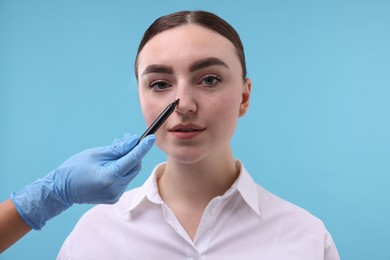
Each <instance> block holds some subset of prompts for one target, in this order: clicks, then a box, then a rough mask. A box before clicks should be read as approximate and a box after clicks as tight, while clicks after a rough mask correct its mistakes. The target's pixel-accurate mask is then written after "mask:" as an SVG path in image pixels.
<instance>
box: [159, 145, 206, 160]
mask: <svg viewBox="0 0 390 260" xmlns="http://www.w3.org/2000/svg"><path fill="white" fill-rule="evenodd" d="M160 149H161V148H160ZM161 150H163V151H164V153H166V154H167V155H168V157H169V158H170V160H171V161H175V162H177V163H181V164H195V163H198V162H200V161H202V160H203V159H205V158H206V157H207V154H208V153H207V151H205V150H204V149H198V148H194V147H187V148H177V147H176V148H171V149H166V150H164V149H161Z"/></svg>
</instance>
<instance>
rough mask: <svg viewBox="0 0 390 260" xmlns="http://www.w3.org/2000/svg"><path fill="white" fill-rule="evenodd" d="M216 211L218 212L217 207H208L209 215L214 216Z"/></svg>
mask: <svg viewBox="0 0 390 260" xmlns="http://www.w3.org/2000/svg"><path fill="white" fill-rule="evenodd" d="M217 213H218V208H217V207H212V208H211V209H210V215H211V216H215V215H217Z"/></svg>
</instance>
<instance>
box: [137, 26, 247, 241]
mask: <svg viewBox="0 0 390 260" xmlns="http://www.w3.org/2000/svg"><path fill="white" fill-rule="evenodd" d="M137 71H138V72H137V73H138V79H139V82H138V87H139V98H140V103H141V109H142V112H143V115H144V118H145V121H146V123H147V124H148V125H150V124H151V123H152V122H153V120H154V119H155V118H156V117H157V116H158V115H159V114H160V113H161V111H162V110H163V109H164V108H165V107H166V106H167V104H169V103H171V102H173V101H174V100H176V99H177V98H180V102H179V104H178V106H177V107H176V111H175V112H174V113H172V115H171V116H170V117H169V118H168V120H167V121H166V122H165V123H164V124H163V126H162V127H161V128H160V129H159V130H158V131H157V132H156V137H157V140H156V144H157V145H158V146H159V148H160V149H162V150H163V151H164V152H165V153H166V154H167V156H168V158H167V164H166V166H165V167H164V168H161V169H159V172H160V177H159V178H158V187H159V192H160V196H161V198H162V199H163V200H164V202H165V203H166V204H167V205H168V206H169V207H170V208H171V210H172V211H173V212H174V213H175V215H176V217H177V218H178V220H179V221H180V223H181V224H182V226H183V228H184V229H185V230H186V231H187V233H188V235H189V236H190V238H191V239H194V238H195V235H196V230H197V228H198V225H199V222H200V219H201V217H202V214H203V212H204V210H205V208H206V206H207V204H208V203H209V202H210V200H211V199H213V198H214V197H216V196H219V195H222V194H223V193H224V192H226V191H227V190H228V189H229V188H230V186H231V185H232V184H233V183H234V181H235V180H236V179H237V177H238V173H239V169H237V167H236V163H235V160H234V157H233V153H232V149H231V145H230V139H231V137H232V135H233V133H234V131H235V129H236V125H237V121H238V118H239V117H241V116H243V115H244V114H245V113H246V112H247V110H248V106H249V99H250V90H251V81H250V79H245V80H244V79H243V78H242V68H241V64H240V62H239V59H238V56H237V54H236V50H235V47H234V45H233V44H232V43H231V42H230V41H229V40H228V39H226V38H225V37H223V36H222V35H220V34H218V33H216V32H214V31H212V30H209V29H206V28H204V27H201V26H199V25H194V24H189V25H183V26H180V27H176V28H173V29H169V30H166V31H163V32H161V33H159V34H157V35H156V36H155V37H153V38H152V39H151V40H150V41H149V42H148V43H147V44H146V45H145V47H144V48H143V49H142V50H141V52H140V54H139V56H138V67H137ZM193 129H195V131H193ZM179 130H180V131H184V130H185V131H186V132H184V133H183V132H179Z"/></svg>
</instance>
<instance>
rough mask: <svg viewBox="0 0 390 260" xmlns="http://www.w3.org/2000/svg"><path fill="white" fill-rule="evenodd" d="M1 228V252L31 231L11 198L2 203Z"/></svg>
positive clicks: (0, 207)
mask: <svg viewBox="0 0 390 260" xmlns="http://www.w3.org/2000/svg"><path fill="white" fill-rule="evenodd" d="M0 230H1V232H0V233H1V240H0V253H2V252H4V251H5V250H6V249H7V248H8V247H10V246H11V245H12V244H14V243H15V242H16V241H18V240H19V239H20V238H22V237H23V236H24V235H26V234H27V233H28V232H29V231H31V228H30V226H28V225H27V224H26V223H25V222H24V221H23V219H22V218H21V217H20V216H19V213H18V211H17V210H16V208H15V205H14V203H13V202H12V200H10V199H9V200H6V201H4V202H3V203H1V204H0Z"/></svg>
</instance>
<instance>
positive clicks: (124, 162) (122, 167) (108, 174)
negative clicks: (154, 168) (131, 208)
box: [11, 134, 155, 230]
mask: <svg viewBox="0 0 390 260" xmlns="http://www.w3.org/2000/svg"><path fill="white" fill-rule="evenodd" d="M137 141H138V137H136V136H130V135H128V134H126V135H125V136H124V138H123V140H115V141H114V143H113V144H112V145H111V146H105V147H97V148H92V149H88V150H85V151H83V152H81V153H78V154H76V155H74V156H72V157H70V158H69V159H68V160H67V161H65V162H64V163H63V164H62V165H60V166H59V167H58V168H57V169H55V170H53V171H52V172H50V173H49V174H48V175H47V176H46V177H44V178H42V179H38V180H37V181H35V182H33V183H31V184H29V185H27V186H26V187H24V188H23V189H22V190H21V191H20V192H18V193H16V194H15V193H13V194H11V199H12V201H13V203H14V204H15V206H16V209H17V210H18V212H19V215H20V216H21V217H22V218H23V220H24V221H25V222H26V223H27V224H28V225H29V226H30V227H32V228H34V229H37V230H40V229H41V228H42V227H43V226H44V225H45V223H46V221H47V220H49V219H51V218H52V217H54V216H56V215H58V214H60V213H61V212H62V211H64V210H66V209H67V208H69V207H70V206H71V205H72V204H74V203H78V204H82V203H93V204H97V203H106V204H111V203H115V202H117V201H118V200H119V198H120V197H121V196H122V194H123V192H124V191H125V190H126V188H127V186H128V184H129V183H130V181H131V180H133V178H134V177H135V176H136V175H137V174H138V173H139V172H140V170H141V160H142V158H143V157H144V155H145V154H146V153H147V152H148V151H149V150H150V148H151V147H152V145H153V143H154V141H155V136H154V135H150V136H147V137H145V138H144V139H143V140H142V141H141V142H140V143H139V144H138V145H137V146H136V144H137Z"/></svg>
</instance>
